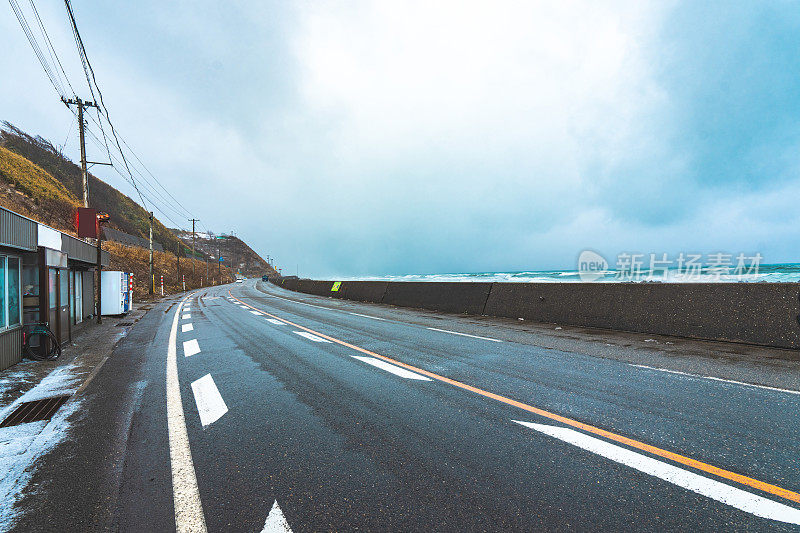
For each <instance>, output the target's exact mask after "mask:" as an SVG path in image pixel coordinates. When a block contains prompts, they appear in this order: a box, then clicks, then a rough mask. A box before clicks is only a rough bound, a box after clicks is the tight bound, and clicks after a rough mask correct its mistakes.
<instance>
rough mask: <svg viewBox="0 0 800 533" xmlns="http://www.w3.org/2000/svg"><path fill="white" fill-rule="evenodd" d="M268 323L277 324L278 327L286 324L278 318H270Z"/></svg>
mask: <svg viewBox="0 0 800 533" xmlns="http://www.w3.org/2000/svg"><path fill="white" fill-rule="evenodd" d="M267 322H269V323H271V324H275V325H276V326H283V325H285V324H286V322H282V321H280V320H278V319H277V318H268V319H267Z"/></svg>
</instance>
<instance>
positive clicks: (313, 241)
mask: <svg viewBox="0 0 800 533" xmlns="http://www.w3.org/2000/svg"><path fill="white" fill-rule="evenodd" d="M20 4H22V5H23V6H24V4H25V2H20ZM599 4H601V3H600V2H596V1H593V0H585V1H581V0H572V1H558V2H550V1H548V2H536V1H533V0H525V1H521V2H488V1H487V2H483V3H472V2H465V1H463V0H453V1H433V2H432V1H430V0H426V1H419V2H416V1H406V0H403V1H389V2H359V1H355V0H348V1H342V2H287V1H277V2H265V1H257V2H256V1H253V2H216V1H215V2H210V1H208V2H206V1H198V0H192V1H182V2H164V1H163V0H158V1H149V0H137V1H136V2H100V1H85V0H73V7H74V10H75V15H76V18H77V21H78V25H79V29H80V30H81V34H82V37H83V40H84V44H85V46H86V49H87V52H88V54H89V57H90V59H91V61H92V63H93V66H94V69H95V73H96V74H97V80H98V84H99V86H100V88H101V89H102V90H103V93H104V96H105V99H106V103H107V105H108V107H109V110H110V112H111V117H112V119H113V120H114V122H115V124H116V126H117V127H118V128H119V130H120V132H121V133H122V135H123V136H124V137H125V139H126V140H127V141H128V143H129V144H130V145H131V146H132V147H133V149H134V150H135V151H136V153H137V154H138V155H139V156H140V157H141V158H142V160H143V161H144V162H145V164H146V165H147V166H148V167H149V168H150V170H151V171H152V172H153V173H154V174H155V175H156V176H158V178H159V179H160V180H161V182H162V183H163V184H164V185H165V186H166V187H167V188H168V189H169V190H170V191H171V192H172V193H173V194H174V195H175V196H176V197H177V198H178V199H179V200H180V201H181V202H182V203H183V204H184V205H185V206H186V207H187V208H188V209H189V210H190V211H191V212H192V213H194V214H195V216H197V217H198V218H200V219H201V220H202V221H203V224H204V225H205V227H208V228H209V229H211V230H213V231H218V232H222V231H236V233H237V234H238V235H239V236H240V237H242V238H243V239H244V240H246V241H247V242H248V243H249V244H250V245H251V246H253V248H255V249H256V251H258V252H259V253H260V254H261V255H262V256H266V255H267V254H269V255H271V256H274V257H276V258H277V261H278V264H279V266H282V267H283V268H284V273H287V272H292V273H294V270H295V269H296V268H297V265H299V271H300V274H301V275H307V276H319V277H324V276H358V275H380V274H402V273H435V272H479V271H493V270H501V271H507V270H541V269H558V268H574V267H575V263H576V258H577V256H578V253H579V252H580V251H581V250H582V249H584V248H591V249H594V250H597V251H599V252H602V253H603V254H604V255H606V256H607V257H608V258H609V259H611V258H613V257H615V256H616V254H618V253H619V252H622V251H629V252H631V251H636V252H643V253H650V252H654V253H662V252H668V253H670V254H672V253H677V252H680V251H686V252H702V253H712V252H717V251H728V252H731V253H738V252H748V253H754V252H760V253H762V254H763V255H764V257H765V260H766V261H767V262H795V261H798V260H800V246H799V245H800V208H799V207H798V206H799V205H800V202H799V201H798V200H799V199H800V2H798V1H797V0H780V1H769V0H763V1H752V0H744V1H741V2H736V1H732V0H731V1H725V2H696V1H686V2H679V1H678V2H658V3H649V2H645V1H631V2H605V3H603V4H604V7H601V6H599ZM37 5H38V6H39V10H40V15H41V16H42V19H43V21H44V24H45V26H46V27H47V29H48V32H49V33H50V37H51V39H52V40H53V43H54V45H55V47H56V49H57V50H58V51H59V54H60V55H61V57H62V60H63V62H64V63H65V67H66V69H67V72H68V74H69V75H70V79H71V80H72V83H73V86H75V88H76V91H77V92H78V93H79V96H83V97H88V94H85V93H86V91H87V89H86V83H85V81H84V82H83V83H80V82H81V79H83V73H82V71H81V70H80V63H79V60H78V57H77V53H76V51H75V46H74V43H73V42H72V41H71V34H70V32H69V26H68V24H67V15H66V12H65V9H64V7H63V2H60V1H56V0H52V1H42V2H37ZM29 10H30V7H28V11H26V13H30V11H29ZM29 22H31V23H32V19H31V18H30V17H29ZM0 35H2V36H3V37H2V44H3V53H2V54H0V72H2V73H3V76H2V82H0V118H2V119H5V120H9V121H11V122H13V123H14V124H15V125H17V126H18V127H20V128H22V129H23V130H26V131H28V132H29V133H34V134H41V135H42V136H44V137H46V138H48V139H50V140H51V141H53V142H54V143H55V144H61V143H63V142H64V139H65V138H66V137H67V132H68V130H69V129H70V128H72V129H73V130H74V129H75V125H74V122H73V117H72V115H71V114H70V113H69V112H68V111H67V110H66V108H64V106H63V105H62V104H61V103H60V102H59V101H58V97H57V95H56V93H55V91H54V90H53V88H52V87H51V86H50V84H49V82H48V81H47V78H46V76H45V74H44V72H43V70H42V69H41V67H40V65H39V64H38V62H37V61H36V58H35V56H34V54H33V52H32V50H31V48H30V46H29V44H28V42H27V40H26V39H25V36H24V34H23V32H22V30H21V29H20V27H19V24H18V22H17V19H16V18H15V17H14V14H13V12H12V11H11V9H10V7H9V6H8V5H6V6H4V7H0ZM67 151H68V154H69V155H71V156H72V158H73V159H74V160H77V159H78V158H79V155H78V147H77V143H76V135H75V133H74V132H73V133H72V134H71V137H70V140H69V141H68V142H67ZM89 151H90V156H89V157H90V158H102V153H100V152H99V151H98V150H96V149H95V148H94V147H93V146H92V147H90V150H89ZM95 170H96V174H97V175H98V176H100V177H102V178H104V179H106V180H107V181H109V182H110V183H111V184H112V185H114V186H116V187H118V188H120V189H121V190H123V191H124V192H126V193H128V194H130V195H131V196H132V197H134V198H135V195H134V194H133V193H132V191H131V188H130V187H129V186H128V185H127V184H126V183H124V182H123V181H122V179H121V178H120V177H119V176H117V175H116V174H114V173H113V172H112V171H109V170H108V169H105V168H98V167H96V168H95ZM157 215H158V213H157ZM159 218H161V220H163V221H164V222H165V223H167V224H168V225H169V224H170V223H169V221H168V220H166V219H165V218H164V217H163V216H162V217H159ZM173 218H176V219H177V216H176V215H173ZM178 222H181V223H184V224H186V223H185V222H183V221H182V220H178Z"/></svg>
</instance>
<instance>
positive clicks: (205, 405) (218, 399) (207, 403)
mask: <svg viewBox="0 0 800 533" xmlns="http://www.w3.org/2000/svg"><path fill="white" fill-rule="evenodd" d="M192 392H194V401H195V403H196V404H197V412H198V413H199V414H200V423H201V424H202V425H203V428H206V427H208V426H209V425H211V424H213V423H214V422H216V421H217V420H219V419H220V418H221V417H222V415H224V414H225V413H227V412H228V406H227V405H225V400H223V399H222V395H221V394H220V393H219V389H217V384H216V383H214V378H212V377H211V374H206V375H205V376H203V377H202V378H200V379H198V380H197V381H193V382H192Z"/></svg>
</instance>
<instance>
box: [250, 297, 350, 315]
mask: <svg viewBox="0 0 800 533" xmlns="http://www.w3.org/2000/svg"><path fill="white" fill-rule="evenodd" d="M264 294H266V295H267V296H268V297H270V298H278V299H279V300H286V301H287V302H292V303H293V304H300V305H307V306H309V307H316V308H317V309H326V310H328V311H339V312H342V310H341V309H335V308H333V307H324V306H322V305H314V304H310V303H307V302H301V301H298V300H292V299H291V298H284V297H283V296H278V295H276V294H272V293H264ZM345 312H348V311H345Z"/></svg>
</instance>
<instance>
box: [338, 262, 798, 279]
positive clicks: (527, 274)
mask: <svg viewBox="0 0 800 533" xmlns="http://www.w3.org/2000/svg"><path fill="white" fill-rule="evenodd" d="M600 274H601V275H600V277H599V278H598V279H596V280H594V281H593V282H594V283H603V282H606V283H611V282H640V283H659V282H661V283H709V282H712V283H714V282H724V283H730V282H747V283H757V282H764V283H789V282H800V263H785V264H774V265H760V266H759V267H758V271H757V272H753V273H749V274H742V275H734V274H732V273H731V274H725V273H721V272H718V271H713V269H709V268H705V267H704V268H703V269H701V270H700V271H699V272H692V273H691V274H686V273H685V272H681V271H679V270H678V269H676V268H670V269H667V270H659V271H653V272H651V271H648V270H642V271H641V272H640V273H639V275H637V276H634V277H631V276H630V273H626V275H625V276H623V277H620V276H618V273H617V271H615V270H604V271H602V272H601V273H600ZM337 279H339V280H341V281H347V280H374V281H461V282H477V281H505V282H517V283H534V282H537V283H542V282H545V283H574V282H581V281H584V280H582V279H581V275H580V273H579V272H578V271H577V270H527V271H520V272H474V273H468V272H456V273H449V274H405V275H395V276H360V277H350V278H337Z"/></svg>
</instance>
